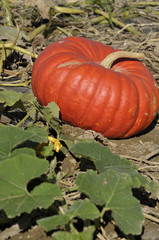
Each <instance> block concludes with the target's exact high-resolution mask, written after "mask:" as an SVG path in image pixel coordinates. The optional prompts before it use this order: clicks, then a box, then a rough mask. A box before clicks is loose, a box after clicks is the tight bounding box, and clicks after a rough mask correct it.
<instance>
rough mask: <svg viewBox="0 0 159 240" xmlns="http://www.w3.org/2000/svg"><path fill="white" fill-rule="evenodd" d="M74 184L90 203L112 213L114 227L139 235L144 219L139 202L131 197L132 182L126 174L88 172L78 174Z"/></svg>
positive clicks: (112, 171)
mask: <svg viewBox="0 0 159 240" xmlns="http://www.w3.org/2000/svg"><path fill="white" fill-rule="evenodd" d="M76 183H77V185H78V189H79V190H80V191H81V192H83V193H85V194H86V195H88V196H89V197H90V199H91V201H92V202H94V203H95V204H97V205H101V206H104V209H105V210H111V211H112V217H113V218H114V220H115V222H116V225H117V226H118V227H120V229H121V230H122V231H123V232H124V233H126V234H130V233H131V234H140V233H141V231H142V224H143V221H144V217H143V215H142V212H141V208H140V204H139V202H138V201H137V199H136V198H134V197H133V195H132V192H131V184H132V182H131V178H130V177H129V176H128V175H127V174H120V173H118V172H117V171H115V170H111V169H109V170H107V171H106V172H105V173H101V174H97V173H95V172H94V171H88V172H87V173H81V174H79V175H78V177H77V181H76ZM132 222H133V224H132Z"/></svg>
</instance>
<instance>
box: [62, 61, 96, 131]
mask: <svg viewBox="0 0 159 240" xmlns="http://www.w3.org/2000/svg"><path fill="white" fill-rule="evenodd" d="M84 65H85V66H79V67H80V68H81V67H83V68H84V67H85V68H87V66H88V63H84ZM75 70H76V69H75ZM78 70H79V71H80V69H78ZM82 71H83V70H82ZM82 71H80V75H79V76H80V80H78V86H75V87H74V86H71V91H70V87H69V88H68V89H69V91H70V92H71V97H69V96H70V94H69V92H68V93H67V99H68V102H70V101H73V102H74V103H75V102H76V101H77V100H78V102H76V105H75V108H73V107H74V106H72V108H73V109H71V111H76V106H77V105H78V109H79V110H78V112H77V116H76V117H75V118H76V122H77V124H76V125H77V126H79V121H81V119H82V118H83V117H84V116H83V112H85V111H86V109H87V108H88V105H87V102H85V104H82V105H81V102H82V101H88V100H87V99H86V98H85V95H86V93H85V92H86V91H87V96H88V91H89V92H90V89H91V88H90V86H88V87H85V90H86V91H85V92H83V93H82V92H79V91H77V89H81V82H82V80H83V74H84V73H83V72H82ZM75 74H76V73H75ZM92 74H93V72H92ZM69 77H70V79H72V78H74V72H73V71H72V72H71V74H70V76H69ZM70 79H67V82H65V84H64V85H63V88H65V87H66V88H67V86H70V85H71V81H70ZM96 81H97V80H96ZM85 82H86V80H85ZM88 82H89V79H88ZM87 85H88V84H87ZM89 85H90V84H89ZM73 87H74V88H73ZM92 89H93V92H90V93H89V101H90V100H91V98H92V97H93V95H94V92H95V88H94V87H93V88H92ZM62 90H63V91H65V90H64V89H62ZM60 95H61V98H62V96H63V93H62V92H61V93H60ZM77 98H78V99H77ZM72 99H73V100H72ZM76 99H77V100H76ZM72 105H73V104H72ZM83 107H84V109H81V108H83ZM67 109H68V107H67V104H65V112H67ZM67 114H68V113H67ZM78 115H80V116H78ZM64 118H65V117H64ZM70 118H71V117H70Z"/></svg>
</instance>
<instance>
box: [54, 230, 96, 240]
mask: <svg viewBox="0 0 159 240" xmlns="http://www.w3.org/2000/svg"><path fill="white" fill-rule="evenodd" d="M94 230H95V229H94V227H89V228H88V229H87V230H86V231H84V232H76V233H69V232H66V231H58V232H55V233H53V234H52V237H53V240H61V239H62V240H86V239H87V240H92V239H93V232H94Z"/></svg>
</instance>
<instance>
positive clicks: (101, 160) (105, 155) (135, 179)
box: [70, 141, 154, 190]
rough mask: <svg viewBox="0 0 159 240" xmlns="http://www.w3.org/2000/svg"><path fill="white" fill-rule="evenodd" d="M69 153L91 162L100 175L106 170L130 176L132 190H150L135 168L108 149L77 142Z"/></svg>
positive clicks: (147, 183)
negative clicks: (141, 187)
mask: <svg viewBox="0 0 159 240" xmlns="http://www.w3.org/2000/svg"><path fill="white" fill-rule="evenodd" d="M70 151H71V152H72V153H73V154H75V155H77V156H82V157H84V158H87V159H90V160H92V161H93V162H94V163H95V166H96V168H97V170H98V171H99V172H100V173H103V172H105V171H107V170H108V169H112V170H116V171H118V172H119V173H121V174H125V173H126V174H128V175H129V176H131V178H132V186H133V187H134V188H138V187H140V186H143V187H145V188H146V189H148V190H150V189H151V183H150V182H149V181H148V180H147V179H146V178H144V177H143V176H142V175H141V174H140V173H139V172H138V170H137V168H136V167H135V166H132V164H131V163H130V162H129V161H128V160H127V159H125V158H120V157H119V156H117V155H115V154H113V153H112V152H111V151H110V149H109V148H108V147H105V146H102V145H99V144H98V143H96V142H94V141H93V142H90V143H88V142H85V143H84V142H83V143H82V142H79V143H77V144H75V145H73V146H72V147H71V148H70ZM153 186H154V184H153ZM152 190H154V188H152Z"/></svg>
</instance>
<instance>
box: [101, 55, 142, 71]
mask: <svg viewBox="0 0 159 240" xmlns="http://www.w3.org/2000/svg"><path fill="white" fill-rule="evenodd" d="M144 57H145V55H144V54H143V53H135V52H126V51H116V52H112V53H110V54H109V55H108V56H106V58H104V59H103V61H102V62H101V63H100V65H101V66H103V67H105V68H108V69H110V68H111V66H112V64H113V63H114V61H115V60H117V59H119V58H136V59H140V60H143V59H144Z"/></svg>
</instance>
